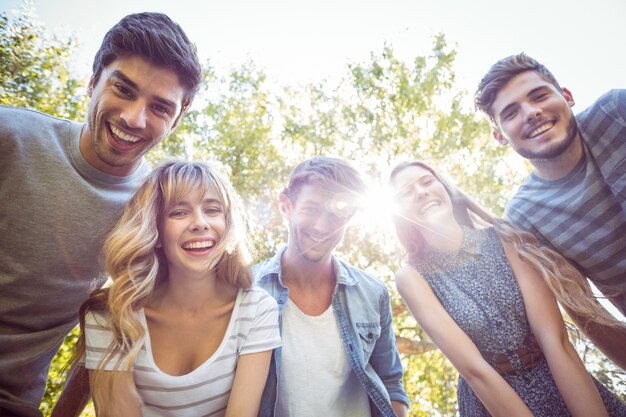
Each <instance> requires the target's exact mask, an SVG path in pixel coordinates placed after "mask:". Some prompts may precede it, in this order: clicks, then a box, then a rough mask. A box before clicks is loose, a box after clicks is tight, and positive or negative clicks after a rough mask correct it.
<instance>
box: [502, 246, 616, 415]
mask: <svg viewBox="0 0 626 417" xmlns="http://www.w3.org/2000/svg"><path fill="white" fill-rule="evenodd" d="M504 250H505V252H506V255H507V258H508V259H509V262H510V264H511V267H512V269H513V274H514V275H515V278H516V279H517V282H518V285H519V287H520V290H521V292H522V297H523V299H524V305H525V307H526V314H527V316H528V322H529V324H530V327H531V329H532V332H533V334H534V335H535V337H536V339H537V342H538V343H539V346H540V347H541V351H542V352H543V354H544V356H545V357H546V360H547V362H548V366H549V368H550V372H551V373H552V377H553V378H554V381H555V382H556V385H557V388H558V389H559V392H560V393H561V396H562V397H563V399H564V400H565V404H566V405H567V408H568V410H569V412H570V413H571V414H572V416H574V417H578V416H580V417H583V416H597V417H601V416H608V413H607V411H606V408H605V407H604V404H603V403H602V399H601V398H600V394H599V393H598V391H597V389H596V387H595V385H594V384H593V380H592V379H591V376H590V375H589V373H588V372H587V370H586V369H585V367H584V365H583V363H582V361H581V360H580V357H579V356H578V353H576V350H575V349H574V347H573V346H572V344H571V343H570V341H569V339H568V336H567V331H566V329H565V324H564V323H563V317H562V316H561V312H560V311H559V307H558V305H557V303H556V300H555V298H554V296H553V294H552V292H550V289H549V288H548V286H547V284H546V283H545V282H544V281H543V279H542V278H541V276H540V275H539V273H538V272H537V271H536V270H535V269H534V268H533V266H532V265H531V264H529V263H528V262H526V261H522V260H521V259H520V257H519V256H518V255H517V252H516V251H515V249H514V248H513V247H512V246H511V245H510V244H507V243H504Z"/></svg>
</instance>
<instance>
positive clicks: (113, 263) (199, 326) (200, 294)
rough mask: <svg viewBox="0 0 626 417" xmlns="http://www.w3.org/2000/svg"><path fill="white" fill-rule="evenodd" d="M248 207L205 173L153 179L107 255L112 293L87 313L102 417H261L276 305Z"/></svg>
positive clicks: (190, 167) (174, 168) (182, 166)
mask: <svg viewBox="0 0 626 417" xmlns="http://www.w3.org/2000/svg"><path fill="white" fill-rule="evenodd" d="M240 210H241V208H240V203H239V201H238V199H237V197H236V194H235V192H234V191H233V189H232V188H231V186H230V185H229V184H228V182H227V181H226V180H225V179H224V178H222V177H221V176H220V175H218V174H217V173H216V172H215V171H214V170H213V169H212V168H210V167H209V166H207V165H205V164H201V163H191V162H169V163H166V164H164V165H162V166H160V167H158V168H156V169H155V170H154V172H153V173H152V174H151V175H150V177H149V178H148V179H147V180H146V182H145V183H144V184H143V185H142V186H141V187H140V188H139V190H138V191H137V193H136V194H135V195H134V197H133V198H132V199H131V201H130V202H129V204H128V206H127V207H126V209H125V211H124V214H123V216H122V217H121V219H120V220H119V223H118V224H117V226H116V227H115V228H114V230H113V231H112V233H111V234H110V236H109V237H108V239H107V241H106V244H105V246H104V250H103V251H104V257H105V261H106V268H107V272H108V273H109V274H110V276H111V278H112V285H111V286H110V288H107V289H104V290H102V291H99V292H97V293H95V294H94V295H93V296H92V297H91V298H90V300H89V301H88V302H86V303H85V304H84V305H83V307H82V309H81V328H82V334H81V339H80V342H79V349H78V350H79V355H80V356H82V355H83V353H84V357H85V367H86V368H87V369H89V374H90V383H91V393H92V396H93V399H94V403H95V407H96V412H97V415H98V416H99V417H100V416H121V415H123V416H126V417H131V416H144V417H148V416H206V415H211V416H229V417H230V416H237V417H241V416H250V417H252V416H256V414H257V409H258V406H259V402H260V399H261V394H262V391H263V387H264V385H265V380H266V378H267V374H268V369H269V363H270V356H271V352H272V349H273V348H275V347H277V346H279V344H280V336H279V331H278V318H277V317H278V315H277V314H278V310H277V305H276V302H275V301H274V300H273V299H272V297H270V296H269V295H268V294H267V293H265V292H264V291H263V290H261V289H258V288H252V287H251V284H252V276H251V272H250V269H249V265H248V261H249V254H248V249H247V244H246V235H245V231H244V224H243V220H242V216H241V212H240Z"/></svg>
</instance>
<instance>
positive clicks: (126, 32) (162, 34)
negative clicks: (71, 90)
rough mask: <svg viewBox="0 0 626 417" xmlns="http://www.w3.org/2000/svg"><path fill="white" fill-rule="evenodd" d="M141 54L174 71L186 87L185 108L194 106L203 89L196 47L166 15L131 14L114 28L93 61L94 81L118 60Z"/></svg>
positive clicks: (105, 38) (103, 41)
mask: <svg viewBox="0 0 626 417" xmlns="http://www.w3.org/2000/svg"><path fill="white" fill-rule="evenodd" d="M131 55H139V56H141V57H143V58H145V59H147V60H148V61H150V62H152V63H154V64H156V65H158V66H162V67H164V68H168V69H171V70H173V71H174V72H175V73H176V74H177V75H178V79H179V81H180V83H181V84H182V85H183V87H184V88H185V98H184V101H183V106H187V105H189V104H190V102H191V100H192V99H193V97H194V96H195V94H196V93H197V92H198V90H199V89H200V82H201V77H202V68H201V67H200V61H199V59H198V55H197V51H196V46H195V45H194V44H193V43H191V41H190V40H189V38H187V35H186V34H185V32H184V31H183V29H182V28H181V27H180V26H179V25H178V23H176V22H174V21H173V20H172V19H170V18H169V17H168V16H167V15H165V14H163V13H153V12H144V13H135V14H130V15H128V16H126V17H124V18H123V19H122V20H120V21H119V22H118V23H117V24H116V25H115V26H113V27H112V28H111V29H110V30H109V31H108V32H107V34H106V35H105V36H104V39H103V40H102V45H100V49H98V52H96V56H95V58H94V61H93V79H94V82H97V81H98V78H99V77H100V74H101V73H102V70H103V69H104V68H105V67H106V66H107V65H109V64H110V63H111V62H113V61H115V60H116V59H117V58H121V57H126V56H131Z"/></svg>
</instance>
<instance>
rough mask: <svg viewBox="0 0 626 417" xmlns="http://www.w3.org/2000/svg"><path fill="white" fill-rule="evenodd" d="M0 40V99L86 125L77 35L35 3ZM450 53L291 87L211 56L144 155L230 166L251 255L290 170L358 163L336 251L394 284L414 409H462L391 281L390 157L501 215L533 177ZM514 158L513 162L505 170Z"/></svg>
mask: <svg viewBox="0 0 626 417" xmlns="http://www.w3.org/2000/svg"><path fill="white" fill-rule="evenodd" d="M0 42H1V44H0V81H1V83H0V103H4V104H12V105H21V106H29V107H32V108H35V109H38V110H41V111H44V112H47V113H50V114H53V115H57V116H61V117H68V118H74V119H79V120H80V119H83V120H84V118H85V108H86V102H87V98H86V95H85V94H84V92H83V90H82V89H83V88H84V85H85V82H84V81H82V80H80V79H77V78H75V77H74V76H73V75H72V72H71V71H70V70H69V58H70V57H71V53H72V51H73V50H74V48H75V47H76V45H77V42H76V40H74V39H73V38H70V39H66V40H57V39H56V38H54V37H51V36H49V35H48V34H46V33H45V31H44V30H43V28H42V27H41V25H39V24H37V23H36V21H35V17H34V13H33V11H32V6H28V5H27V6H26V7H25V8H23V9H22V12H21V14H19V15H18V16H17V17H14V18H9V17H8V16H5V15H3V14H2V15H0ZM455 57H456V51H455V50H454V49H453V48H450V47H449V46H448V45H447V43H446V40H445V37H444V36H443V35H437V36H435V38H434V39H433V46H432V50H431V51H430V53H429V54H428V55H427V56H417V57H415V58H414V59H413V60H412V61H411V62H405V61H403V60H401V59H399V58H398V57H397V56H396V54H395V52H394V50H393V47H392V46H391V45H385V47H384V48H382V51H380V52H379V53H372V54H371V56H370V58H369V60H368V61H367V62H363V63H355V64H352V65H350V66H349V67H348V71H347V72H346V74H344V76H343V78H341V79H340V80H339V81H338V82H334V83H332V82H329V81H324V80H322V81H319V82H315V83H311V84H309V85H304V86H298V87H297V88H296V87H293V86H284V87H283V86H278V85H275V84H272V83H270V82H269V81H268V78H267V77H266V75H265V74H264V72H263V71H261V70H259V69H258V68H256V66H255V65H254V63H252V62H248V63H246V64H244V65H242V66H241V67H239V68H234V69H232V70H231V71H230V72H229V73H227V74H225V75H221V74H217V73H216V72H215V71H214V69H213V68H212V67H211V66H210V64H209V63H207V64H206V65H205V67H204V84H203V88H202V91H201V93H200V94H199V96H198V97H197V99H196V102H195V103H194V105H193V107H192V110H191V111H190V112H189V114H187V115H186V116H185V117H184V118H183V120H182V122H181V125H180V126H179V127H178V129H177V130H176V131H175V132H174V133H173V134H172V135H170V137H168V138H166V139H165V140H164V141H163V143H162V145H161V146H160V147H158V148H157V149H155V150H154V151H152V152H150V154H149V155H148V159H149V160H150V161H151V162H152V163H153V164H154V163H157V162H159V161H160V160H162V159H165V158H168V157H172V156H173V157H181V158H187V159H199V160H208V161H209V162H210V163H212V164H213V165H216V166H218V167H219V168H221V170H222V171H224V172H225V173H226V174H228V175H229V176H230V178H231V181H232V182H233V185H234V186H235V188H236V189H237V190H238V191H239V193H240V195H241V197H242V199H243V200H244V202H245V204H246V207H248V214H249V218H250V228H251V232H252V233H251V235H252V238H253V240H254V243H255V246H256V248H257V254H256V259H257V260H259V259H262V258H265V257H267V256H270V255H271V254H272V253H273V252H274V251H275V250H276V248H277V246H278V245H279V244H280V243H281V242H285V241H286V238H287V230H286V227H285V225H284V222H283V219H282V215H281V214H280V211H279V207H278V198H277V197H278V194H279V193H280V191H281V189H282V187H284V186H285V184H286V183H287V180H288V176H289V173H290V171H291V169H292V168H293V167H294V166H295V165H296V164H297V163H298V162H300V161H301V160H303V159H305V158H308V157H311V156H313V155H320V154H327V155H336V156H340V157H344V158H347V159H351V160H353V161H354V162H355V163H356V165H358V166H359V167H360V168H361V169H362V170H363V171H364V172H365V174H366V176H367V178H368V183H369V184H370V185H371V186H372V187H371V188H372V189H373V190H376V192H377V193H379V194H377V195H374V196H373V198H370V199H368V200H365V201H364V207H363V210H362V211H361V212H360V213H359V214H358V215H357V216H355V219H354V221H353V225H352V226H351V227H350V228H349V229H348V230H347V232H346V236H345V238H344V240H343V242H342V244H341V245H340V247H338V250H337V252H338V254H339V256H341V257H342V258H344V259H346V260H347V261H348V262H351V263H353V264H354V265H356V266H358V267H360V268H362V269H364V270H367V271H369V272H371V273H372V274H374V275H375V276H377V277H379V278H380V279H382V280H383V281H384V282H385V283H386V285H387V286H388V288H389V290H390V294H391V300H392V308H393V313H394V327H395V330H396V334H397V336H398V345H399V347H400V350H401V352H402V361H403V364H404V368H405V379H404V382H405V386H406V388H407V391H408V392H409V395H410V397H411V398H412V399H414V402H413V404H412V408H411V415H414V416H430V415H433V416H453V415H456V412H457V411H456V410H457V405H456V379H457V376H458V375H457V373H456V371H455V369H454V368H453V367H452V366H451V364H450V363H449V362H448V361H447V360H446V359H445V357H444V356H443V355H442V354H441V352H439V351H438V350H437V349H436V348H435V346H434V345H433V344H432V342H431V341H430V339H429V338H428V336H427V335H426V334H425V333H424V332H423V330H422V329H421V328H420V327H419V326H418V325H417V324H416V322H415V320H414V319H413V318H412V317H411V315H410V314H409V312H408V311H407V309H406V307H405V306H404V304H403V302H402V300H401V299H400V297H399V296H398V294H397V292H395V289H394V285H393V277H394V273H395V271H397V270H398V268H399V266H400V265H401V263H402V259H403V252H402V250H401V249H400V248H399V246H398V244H397V242H396V239H395V236H394V232H393V228H392V227H391V224H390V222H389V214H390V210H391V207H390V206H385V205H383V204H379V203H381V202H382V203H384V202H385V200H387V199H388V198H387V197H386V196H385V195H384V185H385V182H386V175H387V174H388V170H389V168H390V165H392V164H394V163H395V162H396V161H398V160H401V159H407V158H418V159H423V160H427V161H429V162H432V163H433V164H434V165H436V166H438V167H440V168H441V169H442V171H444V172H447V173H448V174H449V175H450V176H453V177H454V178H453V179H454V181H455V182H457V183H458V184H459V185H460V186H461V187H462V188H463V189H465V190H466V191H467V192H468V194H470V195H472V196H474V197H475V198H477V199H478V200H479V201H480V202H481V203H482V204H483V205H485V206H486V207H487V208H489V209H490V210H492V211H493V212H494V213H497V214H499V213H501V212H502V209H503V206H504V202H505V201H506V199H507V198H508V196H509V195H510V193H511V190H512V189H513V188H514V186H515V185H516V184H519V183H520V182H521V179H522V176H523V175H525V174H526V173H527V172H528V167H527V166H525V165H523V164H513V163H512V161H513V160H515V161H516V160H517V159H511V158H510V153H508V152H505V148H501V147H498V146H496V145H495V142H494V141H493V140H492V139H491V137H490V133H489V126H488V124H487V122H486V121H484V120H482V119H479V118H477V117H476V116H475V115H474V112H473V111H472V110H471V109H469V108H468V106H467V105H466V104H465V103H466V102H467V101H468V100H467V94H466V93H465V92H463V91H458V90H457V89H456V87H455V84H454V81H455V75H454V60H455ZM514 165H519V167H517V168H515V169H511V167H512V166H514ZM76 337H77V336H76V333H72V334H70V335H69V336H68V337H67V338H66V343H65V344H64V345H63V346H62V348H61V350H60V351H59V354H58V355H57V357H56V359H55V362H54V363H53V365H52V367H51V370H50V378H49V381H48V390H47V391H46V396H45V398H44V402H43V404H42V410H44V412H45V413H46V415H48V414H49V412H50V411H51V408H52V405H53V404H54V403H55V401H56V397H57V396H58V394H59V392H60V389H61V386H62V381H63V375H62V374H61V373H60V369H61V368H62V366H63V365H64V364H65V363H66V362H67V360H68V358H69V355H70V353H71V351H72V345H73V343H74V341H75V338H76ZM577 347H578V349H579V351H581V352H582V353H583V355H584V357H585V360H586V361H587V364H588V366H590V369H591V370H592V372H594V374H595V375H596V376H598V378H599V379H600V380H601V381H603V382H604V383H606V384H607V385H609V386H611V387H613V388H614V389H616V390H618V391H619V390H622V395H624V394H623V393H624V390H625V385H626V382H625V379H624V377H623V373H619V372H618V371H617V370H616V369H615V367H611V365H610V364H607V361H606V359H605V358H602V357H601V356H598V355H597V354H596V353H595V351H593V350H592V349H591V347H590V346H589V345H588V344H585V342H584V341H583V342H579V343H577ZM88 413H89V412H87V413H86V415H89V414H88Z"/></svg>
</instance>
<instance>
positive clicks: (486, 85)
mask: <svg viewBox="0 0 626 417" xmlns="http://www.w3.org/2000/svg"><path fill="white" fill-rule="evenodd" d="M526 71H536V72H537V73H539V75H541V76H542V77H543V78H544V79H545V80H546V81H548V82H549V83H551V84H552V85H554V86H555V87H556V88H557V90H558V91H563V90H562V89H561V86H560V85H559V83H558V81H557V80H556V78H555V77H554V75H552V73H551V72H550V71H549V70H548V69H547V68H546V67H545V66H544V65H543V64H540V63H539V62H538V61H537V60H535V59H533V58H531V57H529V56H528V55H526V54H525V53H523V52H522V53H519V54H517V55H511V56H508V57H506V58H504V59H501V60H500V61H498V62H496V63H495V64H493V66H492V67H491V68H490V69H489V71H488V72H487V74H485V76H484V77H483V79H482V80H480V83H479V84H478V89H476V94H475V95H474V104H475V105H476V108H477V109H479V110H481V111H482V112H484V113H485V114H487V115H488V116H489V118H490V119H491V120H492V121H493V120H494V117H493V116H494V115H493V109H492V108H491V107H492V106H493V102H494V101H495V100H496V95H497V94H498V92H499V91H500V90H501V89H502V87H504V86H505V85H506V84H507V83H508V82H509V81H511V79H512V78H513V77H515V76H516V75H518V74H521V73H522V72H526Z"/></svg>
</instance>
